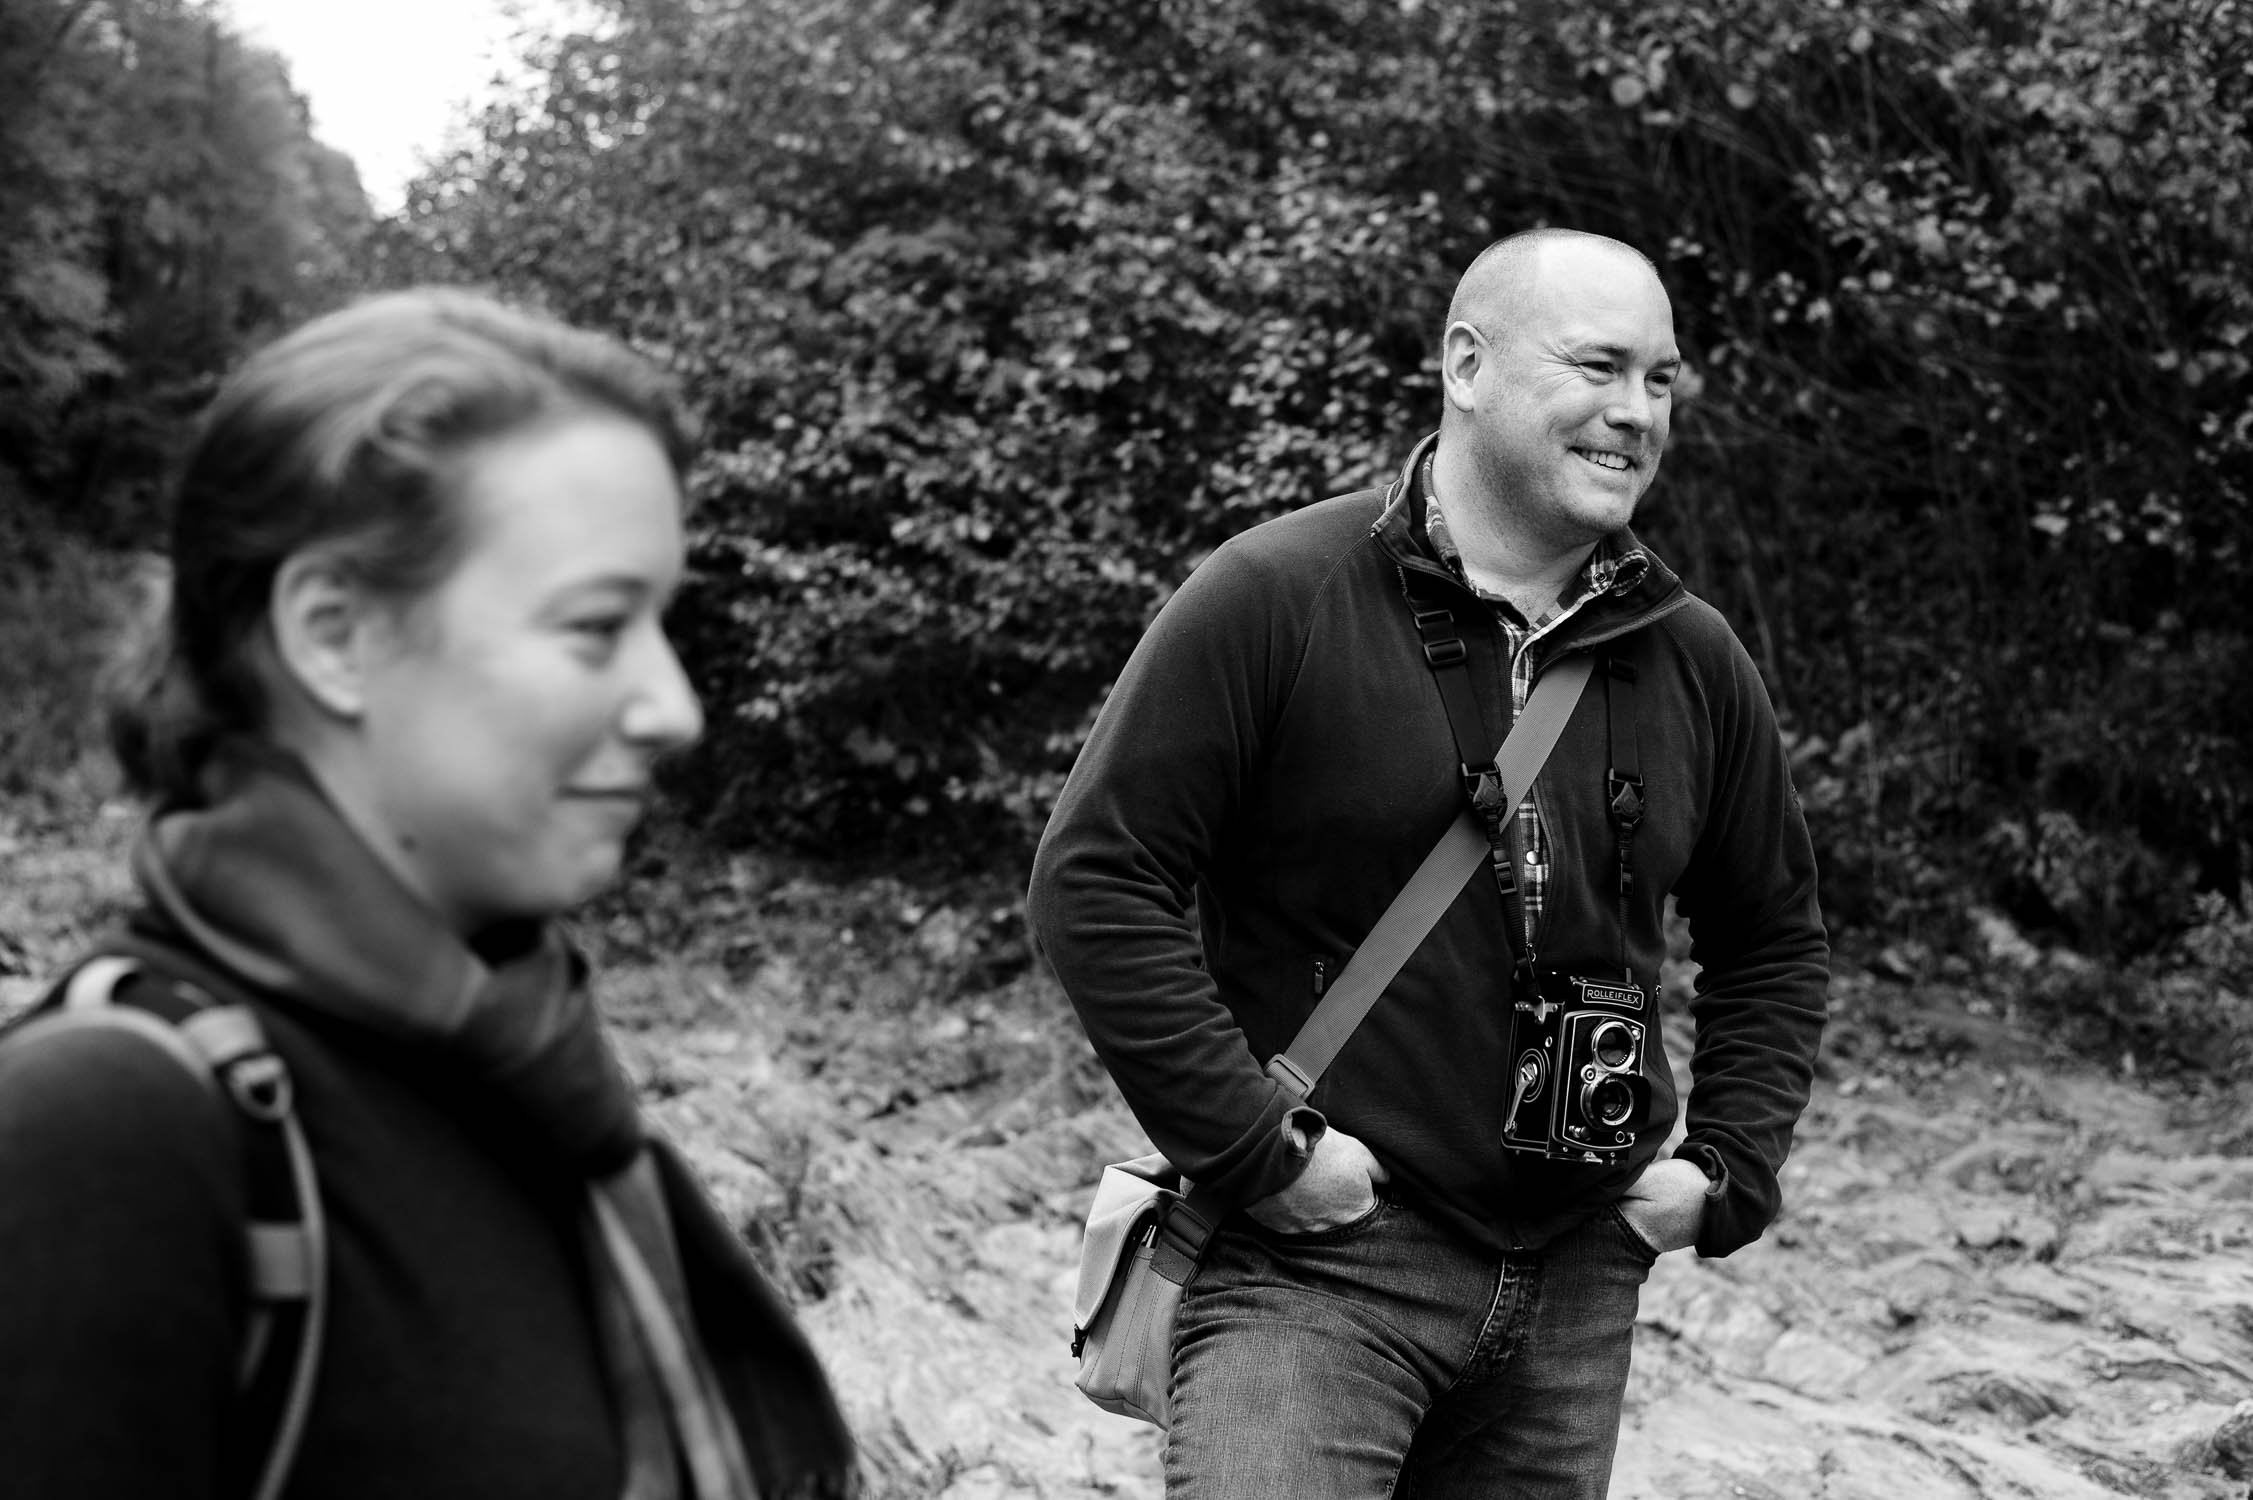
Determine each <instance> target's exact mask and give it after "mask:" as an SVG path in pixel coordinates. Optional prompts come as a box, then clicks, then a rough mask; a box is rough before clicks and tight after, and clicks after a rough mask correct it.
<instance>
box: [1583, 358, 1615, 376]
mask: <svg viewBox="0 0 2253 1500" xmlns="http://www.w3.org/2000/svg"><path fill="white" fill-rule="evenodd" d="M1580 367H1581V368H1582V369H1583V370H1586V371H1588V373H1590V374H1591V375H1610V374H1611V373H1613V371H1614V370H1616V369H1617V368H1618V367H1617V366H1616V365H1614V364H1613V363H1612V362H1611V361H1610V360H1608V359H1591V360H1586V361H1583V362H1582V364H1581V366H1580Z"/></svg>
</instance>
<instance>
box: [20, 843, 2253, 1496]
mask: <svg viewBox="0 0 2253 1500" xmlns="http://www.w3.org/2000/svg"><path fill="white" fill-rule="evenodd" d="M122 838H123V829H122V828H121V827H119V826H117V825H116V820H114V819H113V820H112V822H111V823H109V824H100V823H97V824H95V825H92V826H91V829H90V830H89V829H88V828H80V829H77V830H54V829H45V830H42V829H35V828H26V827H24V826H22V825H20V824H10V823H8V822H6V821H5V820H4V819H0V865H5V867H6V868H5V878H4V879H0V1009H4V1008H5V1007H6V1006H7V1005H8V1004H9V1003H11V1002H17V1001H21V1000H22V999H23V998H25V997H26V996H27V995H28V994H29V993H30V992H31V990H32V989H33V987H34V986H35V983H36V975H37V974H38V973H39V972H41V971H42V970H43V969H44V968H45V967H46V966H48V965H50V964H52V963H54V962H57V961H59V959H60V957H61V955H62V954H64V953H65V952H67V951H68V949H69V947H70V946H71V945H72V944H73V943H75V942H77V941H80V940H82V937H83V934H84V932H85V931H86V930H87V928H88V927H90V926H91V925H94V924H95V923H97V922H98V921H99V919H100V916H101V914H102V913H103V912H105V911H107V910H110V909H112V908H113V907H114V905H115V903H116V901H117V900H118V899H119V895H120V889H119V885H118V882H117V878H116V874H115V871H116V869H117V858H116V857H117V854H118V851H119V849H120V847H121V843H122ZM1012 931H1013V918H1012V916H1011V915H1010V913H1009V911H1008V910H1007V909H1006V906H1005V905H997V904H995V898H994V896H993V895H992V894H991V893H986V894H984V895H982V896H980V897H978V898H976V899H972V898H970V897H964V896H960V895H959V894H958V896H957V898H956V899H955V900H953V901H951V902H950V901H940V900H935V899H933V898H930V897H927V896H917V895H914V894H912V893H910V892H909V891H907V890H906V889H904V888H902V887H900V886H897V885H894V884H890V883H883V882H879V883H874V884H856V885H853V886H849V887H848V886H840V885H835V884H828V883H824V882H823V881H822V880H820V879H819V878H816V877H813V876H809V875H806V874H804V873H802V872H801V873H796V874H793V873H791V872H786V871H782V870H779V869H776V868H773V867H768V866H764V865H758V864H752V863H748V862H736V863H734V864H731V865H727V866H724V867H721V868H718V869H705V870H703V871H702V872H701V873H699V874H697V875H695V876H694V877H684V876H680V875H677V874H674V873H670V872H662V873H657V874H652V875H650V876H648V877H647V878H645V879H644V880H643V881H641V882H640V883H639V885H638V888H637V889H636V890H634V891H631V892H629V893H628V895H627V897H626V898H625V899H623V900H621V901H620V902H619V903H617V904H616V906H615V907H614V908H613V909H612V910H611V911H609V912H608V913H606V914H605V917H604V920H603V921H602V922H601V924H600V925H599V928H598V929H597V930H596V931H594V932H593V933H592V934H591V937H592V940H593V941H594V944H595V946H597V947H599V948H601V949H603V950H604V952H605V955H606V957H607V959H608V967H607V972H608V974H609V976H610V980H609V995H610V1005H611V1008H612V1011H613V1014H614V1016H615V1017H616V1020H617V1022H618V1028H619V1034H620V1037H621V1040H622V1044H623V1047H624V1050H625V1053H626V1056H627V1059H628V1063H629V1066H630V1067H631V1068H632V1069H633V1071H634V1072H635V1075H636V1077H637V1078H639V1079H640V1080H641V1082H642V1083H643V1086H644V1088H645V1090H646V1093H647V1095H648V1097H649V1099H650V1101H651V1105H652V1108H653V1109H654V1110H655V1111H656V1113H657V1114H658V1115H659V1117H660V1118H661V1119H662V1120H663V1121H664V1123H665V1125H666V1126H667V1128H669V1129H670V1130H672V1131H673V1132H674V1133H675V1134H676V1135H677V1136H678V1137H679V1138H680V1139H681V1140H682V1141H683V1142H684V1143H685V1144H686V1145H687V1147H688V1149H689V1151H690V1153H691V1154H692V1156H693V1157H694V1158H695V1160H696V1161H697V1163H698V1165H699V1166H700V1167H701V1168H702V1170H703V1171H704V1173H705V1174H706V1176H707V1178H708V1179H709V1180H710V1181H711V1182H712V1183H713V1185H714V1188H715V1191H716V1192H717V1193H718V1195H719V1197H720V1198H721V1200H722V1203H723V1205H724V1206H725V1207H726V1208H727V1209H728V1210H729V1211H730V1213H731V1214H732V1215H733V1216H734V1217H735V1218H736V1220H737V1221H738V1222H739V1223H742V1224H743V1225H745V1227H746V1232H747V1234H748V1235H749V1237H750V1238H751V1239H752V1241H753V1243H754V1245H755V1246H756V1247H757V1248H758V1249H759V1251H760V1253H761V1254H762V1255H763V1256H764V1257H765V1258H766V1260H767V1262H768V1264H769V1265H770V1266H772V1267H773V1268H774V1269H775V1272H776V1274H777V1276H778V1278H779V1279H781V1280H782V1281H783V1282H784V1283H785V1284H786V1285H787V1286H788V1287H789V1288H790V1291H791V1294H792V1295H793V1296H794V1297H795V1298H797V1299H798V1301H799V1303H800V1307H801V1311H802V1315H803V1316H804V1318H805V1320H806V1322H807V1324H808V1325H809V1327H810V1329H811V1330H812V1333H813V1335H814V1337H815V1339H816V1340H817V1341H818V1342H819V1344H820V1346H821V1347H822V1349H823V1351H824V1354H825V1356H826V1358H827V1360H828V1363H829V1366H830V1368H831V1370H832V1372H833V1374H834V1376H835V1378H836V1381H837V1384H838V1386H839V1388H840V1390H841V1391H842V1392H843V1394H844V1397H845V1399H846V1402H847V1404H848V1406H849V1407H850V1409H851V1413H852V1415H853V1418H854V1421H855V1423H856V1426H857V1429H858V1431H859V1432H860V1434H861V1436H862V1441H863V1443H864V1446H865V1448H866V1451H867V1454H868V1458H869V1462H870V1468H871V1471H872V1473H873V1475H874V1476H875V1479H876V1481H877V1492H878V1494H879V1495H880V1496H884V1497H910V1496H915V1497H944V1500H984V1497H999V1496H1040V1497H1047V1500H1078V1497H1092V1496H1111V1497H1127V1500H1139V1497H1155V1496H1156V1495H1157V1494H1158V1492H1159V1486H1158V1482H1157V1438H1156V1435H1155V1434H1154V1433H1153V1432H1152V1431H1151V1430H1150V1429H1148V1428H1145V1427H1142V1426H1140V1425H1138V1424H1136V1423H1133V1422H1130V1421H1127V1420H1125V1419H1122V1418H1117V1417H1112V1416H1108V1415H1106V1414H1104V1413H1102V1412H1099V1411H1097V1410H1096V1409H1095V1408H1093V1407H1092V1406H1089V1405H1088V1404H1087V1403H1086V1402H1084V1401H1083V1400H1082V1399H1081V1398H1080V1397H1079V1395H1078V1394H1077V1393H1076V1392H1075V1391H1074V1390H1073V1389H1072V1386H1071V1373H1072V1367H1071V1361H1070V1359H1069V1358H1068V1356H1067V1350H1066V1345H1067V1339H1068V1333H1069V1330H1068V1327H1067V1324H1068V1322H1069V1314H1068V1311H1067V1305H1068V1301H1069V1296H1070V1288H1071V1281H1072V1277H1073V1268H1074V1258H1075V1254H1076V1249H1077V1242H1078V1226H1079V1222H1080V1216H1081V1214H1082V1212H1083V1210H1084V1207H1085V1204H1086V1200H1087V1196H1088V1193H1089V1190H1090V1187H1091V1185H1092V1183H1093V1180H1094V1177H1095V1173H1096V1170H1097V1168H1098V1167H1099V1165H1100V1164H1101V1163H1102V1162H1104V1161H1106V1160H1111V1159H1115V1158H1117V1157H1121V1156H1126V1155H1131V1154H1134V1153H1136V1152H1137V1151H1139V1150H1141V1149H1144V1147H1143V1144H1142V1139H1141V1137H1140V1135H1139V1134H1138V1132H1137V1131H1136V1129H1135V1127H1134V1125H1133V1122H1132V1120H1131V1118H1130V1117H1129V1116H1128V1115H1127V1114H1126V1112H1125V1110H1124V1108H1123V1107H1122V1106H1121V1105H1120V1104H1119V1102H1118V1100H1117V1098H1116V1096H1115V1095H1114V1094H1113V1093H1112V1092H1111V1090H1110V1088H1109V1085H1108V1083H1107V1082H1106V1081H1105V1080H1104V1078H1103V1077H1102V1074H1101V1072H1100V1070H1099V1069H1098V1068H1097V1067H1096V1066H1095V1065H1094V1063H1093V1061H1092V1059H1091V1058H1090V1057H1089V1056H1088V1053H1087V1049H1086V1047H1085V1044H1084V1042H1083V1041H1081V1039H1080V1037H1079V1034H1078V1032H1077V1029H1076V1027H1075V1026H1074V1025H1073V1023H1072V1021H1071V1019H1070V1017H1069V1015H1068V1013H1067V1012H1066V1010H1065V1009H1064V1007H1063V1004H1062V1002H1061V1000H1060V999H1059V998H1058V997H1057V996H1056V994H1055V992H1054V990H1053V988H1052V987H1051V986H1050V985H1048V984H1047V983H1046V982H1045V981H1044V980H1043V979H1041V978H1040V977H1039V976H1038V975H1037V974H1035V973H1033V972H1030V971H1027V970H1025V969H1024V968H1023V966H1022V963H1021V961H1020V960H1018V959H1014V958H1013V957H1012V954H1013V953H1016V952H1019V951H1020V950H1019V949H1018V948H1017V947H1016V945H1015V942H1014V939H1013V938H1012V936H1011V934H1012ZM1836 1000H1837V1015H1838V1019H1837V1021H1836V1023H1835V1024H1834V1027H1833V1031H1832V1036H1831V1041H1830V1046H1829V1050H1828V1055H1827V1058H1826V1065H1825V1069H1824V1076H1823V1077H1822V1079H1821V1080H1820V1083H1819V1087H1818V1090H1817V1093H1816V1097H1815V1100H1814V1104H1813V1107H1812V1108H1811V1109H1810V1111H1809V1114H1808V1117H1807V1120H1806V1122H1805V1125H1804V1127H1803V1129H1802V1131H1801V1137H1800V1145H1799V1148H1798V1150H1797V1152H1796V1153H1795V1155H1794V1157H1793V1159H1792V1162H1791V1164H1790V1166H1789V1168H1788V1172H1787V1179H1786V1185H1787V1193H1788V1205H1787V1208H1786V1210H1785V1213H1784V1216H1783V1218H1782V1219H1781V1220H1780V1221H1779V1222H1778V1223H1777V1224H1776V1225H1775V1226H1774V1227H1773V1228H1772V1230H1771V1231H1770V1232H1769V1234H1768V1235H1767V1236H1766V1237H1765V1238H1764V1239H1763V1240H1761V1241H1760V1242H1759V1243H1758V1244H1756V1245H1754V1246H1752V1247H1750V1248H1749V1249H1747V1250H1745V1251H1742V1252H1740V1253H1739V1254H1737V1255H1735V1256H1732V1257H1730V1258H1729V1259H1727V1260H1723V1261H1711V1262H1708V1261H1700V1260H1697V1259H1696V1258H1695V1257H1694V1256H1690V1255H1687V1254H1678V1255H1673V1256H1669V1257H1667V1258H1666V1259H1665V1260H1663V1261H1662V1262H1661V1264H1660V1265H1659V1267H1658V1269H1657V1270H1656V1272H1655V1273H1654V1274H1653V1277H1652V1280H1651V1285H1650V1288H1649V1291H1648V1293H1647V1295H1646V1297H1645V1303H1644V1310H1643V1314H1642V1317H1641V1320H1640V1327H1639V1329H1638V1335H1637V1337H1638V1344H1637V1355H1636V1368H1635V1373H1634V1377H1633V1381H1632V1384H1631V1387H1630V1390H1629V1395H1628V1402H1627V1413H1626V1425H1625V1430H1624V1432H1623V1434H1622V1438H1621V1443H1620V1455H1619V1463H1618V1469H1617V1475H1616V1479H1615V1483H1614V1486H1613V1494H1614V1496H1615V1497H1618V1500H1707V1497H1712V1500H1736V1497H1752V1500H1782V1497H1792V1500H1802V1497H1828V1500H1879V1497H1884V1500H1899V1497H1915V1500H1928V1497H1929V1500H1954V1497H2006V1496H2007V1497H2026V1500H2081V1497H2089V1500H2095V1497H2103V1496H2149V1497H2180V1500H2221V1497H2225V1496H2226V1497H2231V1500H2238V1497H2246V1496H2249V1495H2253V1123H2249V1121H2253V1115H2249V1114H2248V1113H2247V1112H2246V1110H2245V1108H2244V1105H2245V1103H2246V1101H2247V1098H2248V1094H2247V1093H2246V1091H2245V1090H2244V1088H2243V1087H2242V1086H2239V1087H2236V1088H2224V1087H2221V1086H2218V1085H2208V1086H2206V1087H2204V1088H2196V1089H2194V1088H2191V1087H2188V1086H2185V1085H2183V1084H2181V1083H2177V1082H2158V1083H2154V1082H2151V1081H2148V1080H2147V1081H2141V1082H2139V1081H2137V1080H2135V1079H2134V1078H2132V1077H2124V1076H2121V1075H2120V1074H2119V1073H2117V1072H2116V1071H2108V1070H2105V1069H2102V1068H2099V1067H2096V1066H2094V1065H2092V1064H2090V1063H2088V1062H2086V1061H2083V1060H2077V1059H2075V1058H2073V1057H2069V1056H2066V1055H2064V1054H2062V1053H2060V1052H2058V1051H2056V1050H2054V1049H2053V1048H2052V1047H2051V1046H2050V1045H2049V1044H2048V1043H2047V1042H2045V1041H2044V1040H2043V1039H2042V1038H2039V1037H2036V1036H2033V1035H2031V1034H2029V1033H2028V1032H2027V1031H2026V1030H2024V1029H2023V1028H2021V1027H2018V1026H2016V1025H2014V1024H2012V1023H2010V1022H2009V1021H2007V1020H2006V1019H2004V1018H2002V1016H2001V1015H2000V1013H1999V1012H1998V1010H1997V1008H1996V1007H1995V1006H1994V1005H1992V1004H1991V1003H1990V1002H1989V1001H1988V1000H1987V999H1986V998H1985V997H1983V996H1982V995H1981V994H1980V993H1978V992H1977V991H1976V990H1974V989H1970V988H1966V987H1964V986H1962V985H1960V984H1959V985H1953V986H1951V985H1940V984H1928V983H1916V982H1904V981H1898V980H1888V979H1880V978H1876V977H1873V976H1871V975H1869V974H1867V973H1863V972H1861V971H1859V970H1853V971H1847V972H1842V973H1841V974H1840V976H1839V980H1838V984H1837V989H1836ZM1680 1040H1681V1039H1680V1038H1677V1041H1678V1042H1679V1041H1680ZM1677 1051H1678V1053H1680V1052H1682V1051H1686V1049H1684V1048H1680V1047H1678V1048H1677Z"/></svg>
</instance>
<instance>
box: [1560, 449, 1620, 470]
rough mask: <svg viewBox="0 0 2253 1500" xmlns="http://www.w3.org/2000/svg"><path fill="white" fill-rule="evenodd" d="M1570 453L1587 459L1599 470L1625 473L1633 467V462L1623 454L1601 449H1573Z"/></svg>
mask: <svg viewBox="0 0 2253 1500" xmlns="http://www.w3.org/2000/svg"><path fill="white" fill-rule="evenodd" d="M1572 451H1573V452H1575V453H1577V454H1579V455H1580V456H1581V457H1582V458H1585V459H1587V460H1588V461H1589V462H1590V463H1592V464H1594V465H1595V466H1596V467H1597V468H1599V469H1612V470H1615V471H1625V470H1627V469H1632V468H1634V467H1635V460H1633V459H1631V458H1629V457H1628V456H1627V455H1626V454H1624V453H1613V452H1610V451H1609V450H1607V449H1603V448H1575V449H1573V450H1572Z"/></svg>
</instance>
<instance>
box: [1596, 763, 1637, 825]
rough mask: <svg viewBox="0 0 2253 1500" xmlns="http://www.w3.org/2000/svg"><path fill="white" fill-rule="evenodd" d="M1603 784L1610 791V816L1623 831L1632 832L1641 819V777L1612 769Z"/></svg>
mask: <svg viewBox="0 0 2253 1500" xmlns="http://www.w3.org/2000/svg"><path fill="white" fill-rule="evenodd" d="M1605 786H1606V789H1607V790H1609V792H1610V793H1611V809H1612V816H1613V817H1614V818H1616V819H1618V821H1619V823H1620V826H1621V831H1622V832H1623V833H1627V834H1632V833H1633V832H1634V831H1635V825H1636V824H1638V823H1640V822H1642V821H1643V778H1642V777H1640V776H1636V775H1632V774H1627V773H1622V772H1619V771H1613V772H1611V773H1610V774H1609V775H1608V776H1606V777H1605Z"/></svg>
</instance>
